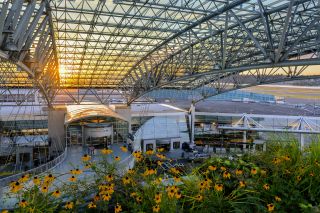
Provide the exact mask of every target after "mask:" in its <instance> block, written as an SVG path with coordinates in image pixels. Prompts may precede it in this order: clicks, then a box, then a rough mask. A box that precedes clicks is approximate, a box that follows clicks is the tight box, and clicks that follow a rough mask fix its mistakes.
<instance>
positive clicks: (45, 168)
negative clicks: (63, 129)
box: [0, 146, 68, 187]
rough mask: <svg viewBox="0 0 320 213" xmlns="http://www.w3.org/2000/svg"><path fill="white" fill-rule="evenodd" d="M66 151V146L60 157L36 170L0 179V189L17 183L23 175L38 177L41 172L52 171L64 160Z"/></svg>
mask: <svg viewBox="0 0 320 213" xmlns="http://www.w3.org/2000/svg"><path fill="white" fill-rule="evenodd" d="M67 151H68V148H67V146H66V148H65V149H64V151H63V153H62V154H61V155H59V156H58V157H56V158H55V159H53V160H52V161H50V162H48V163H45V164H43V165H41V166H38V167H36V168H33V169H30V170H27V171H24V172H21V173H18V174H14V175H11V176H8V177H5V178H1V179H0V187H6V186H8V184H9V183H10V182H11V181H17V180H18V179H19V178H20V177H21V176H22V175H25V174H29V175H38V174H41V173H43V172H46V171H48V170H49V169H53V168H55V167H57V166H58V165H59V164H60V163H62V162H63V161H64V160H65V159H66V157H67Z"/></svg>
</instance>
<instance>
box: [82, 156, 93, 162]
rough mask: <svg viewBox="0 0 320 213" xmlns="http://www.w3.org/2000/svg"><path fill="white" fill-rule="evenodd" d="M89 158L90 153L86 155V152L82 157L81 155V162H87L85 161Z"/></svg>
mask: <svg viewBox="0 0 320 213" xmlns="http://www.w3.org/2000/svg"><path fill="white" fill-rule="evenodd" d="M90 159H91V156H90V155H87V154H85V155H84V156H83V157H82V161H83V162H87V161H89V160H90Z"/></svg>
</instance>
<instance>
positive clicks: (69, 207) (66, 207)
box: [64, 202, 73, 209]
mask: <svg viewBox="0 0 320 213" xmlns="http://www.w3.org/2000/svg"><path fill="white" fill-rule="evenodd" d="M64 208H65V209H73V202H67V203H66V205H64Z"/></svg>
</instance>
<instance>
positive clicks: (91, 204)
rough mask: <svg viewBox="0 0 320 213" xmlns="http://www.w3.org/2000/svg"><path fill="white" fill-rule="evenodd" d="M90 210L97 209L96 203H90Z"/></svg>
mask: <svg viewBox="0 0 320 213" xmlns="http://www.w3.org/2000/svg"><path fill="white" fill-rule="evenodd" d="M88 208H89V209H95V208H97V205H96V204H94V202H90V203H89V204H88Z"/></svg>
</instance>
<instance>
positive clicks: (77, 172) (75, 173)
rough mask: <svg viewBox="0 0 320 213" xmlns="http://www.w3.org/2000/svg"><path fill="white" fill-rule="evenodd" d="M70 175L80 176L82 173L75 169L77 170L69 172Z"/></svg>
mask: <svg viewBox="0 0 320 213" xmlns="http://www.w3.org/2000/svg"><path fill="white" fill-rule="evenodd" d="M70 173H71V174H72V175H80V174H82V171H81V170H80V169H78V168H77V169H75V170H70Z"/></svg>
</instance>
